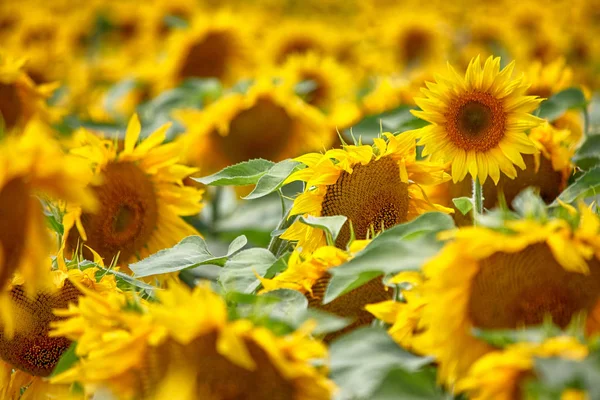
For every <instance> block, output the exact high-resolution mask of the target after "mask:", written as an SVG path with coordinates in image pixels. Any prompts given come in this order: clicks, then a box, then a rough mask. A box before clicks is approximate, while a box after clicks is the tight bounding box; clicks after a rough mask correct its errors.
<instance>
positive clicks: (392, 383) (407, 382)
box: [370, 368, 449, 400]
mask: <svg viewBox="0 0 600 400" xmlns="http://www.w3.org/2000/svg"><path fill="white" fill-rule="evenodd" d="M448 398H449V397H448V395H446V394H445V393H443V391H442V390H441V388H440V387H439V386H437V385H436V370H435V368H426V369H423V370H420V371H416V372H408V371H404V370H402V369H399V368H397V369H393V370H391V371H390V373H389V374H388V375H387V376H386V377H385V379H384V381H383V383H382V384H381V386H380V387H379V389H377V390H376V391H375V393H373V395H371V396H370V399H377V400H398V399H411V400H443V399H448Z"/></svg>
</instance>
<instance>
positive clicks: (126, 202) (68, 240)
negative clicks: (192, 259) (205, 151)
mask: <svg viewBox="0 0 600 400" xmlns="http://www.w3.org/2000/svg"><path fill="white" fill-rule="evenodd" d="M167 128H168V125H165V126H162V127H161V128H159V129H158V130H156V131H155V132H154V133H152V134H151V135H150V136H148V137H147V138H146V139H145V140H143V141H141V142H140V143H138V139H139V136H140V131H141V126H140V122H139V120H138V117H137V115H134V116H133V117H132V118H131V120H130V121H129V125H128V127H127V132H126V134H125V142H124V148H123V150H122V151H119V152H118V151H117V144H116V143H115V142H113V141H110V140H105V139H101V138H98V137H97V136H95V135H94V134H92V133H90V132H87V131H85V130H82V131H80V132H78V134H76V137H75V141H76V143H75V144H73V145H72V148H71V150H70V151H71V153H72V154H76V155H78V156H80V157H81V158H82V159H84V160H86V162H88V165H89V167H91V168H92V169H93V171H94V179H92V180H90V186H91V187H92V188H93V190H94V192H95V194H96V196H97V197H98V200H99V202H100V206H99V208H98V210H97V211H96V212H93V213H92V212H84V210H82V209H81V207H80V205H79V204H78V203H70V204H69V205H68V208H67V213H66V214H65V216H64V218H63V224H64V235H63V243H62V245H63V249H65V250H66V251H68V252H72V251H76V250H77V248H78V244H80V242H82V241H83V242H84V243H85V244H86V246H89V247H91V248H93V249H94V250H96V251H97V252H98V253H99V254H100V256H101V257H102V258H103V259H105V260H107V261H110V260H113V259H114V258H115V257H116V256H117V255H118V256H119V262H120V263H127V262H129V261H133V260H137V259H141V258H144V257H147V256H148V255H150V254H153V253H155V252H157V251H158V250H162V249H164V248H167V247H170V246H173V245H175V244H177V243H178V242H179V241H180V240H181V239H183V238H184V237H186V236H190V235H197V234H198V233H197V232H196V230H195V229H194V228H192V227H191V226H190V225H188V224H187V223H186V222H185V221H184V220H183V219H182V218H181V216H184V215H195V214H197V213H198V212H199V211H200V210H201V209H202V203H201V199H202V193H203V191H202V190H199V189H197V188H193V187H189V186H184V185H183V184H182V180H183V179H185V178H186V177H187V176H189V175H190V174H192V173H194V172H196V169H194V168H189V167H186V166H183V165H181V164H178V159H179V153H180V148H179V146H178V145H176V144H173V143H169V144H164V145H162V143H163V141H164V140H165V132H166V130H167ZM89 167H88V168H89ZM75 227H76V229H74V228H75ZM83 254H84V255H85V256H86V258H88V259H89V258H90V257H91V254H90V253H89V251H87V250H86V249H84V253H83Z"/></svg>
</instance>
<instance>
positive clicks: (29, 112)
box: [0, 52, 56, 132]
mask: <svg viewBox="0 0 600 400" xmlns="http://www.w3.org/2000/svg"><path fill="white" fill-rule="evenodd" d="M24 65H25V59H23V58H21V59H18V58H14V57H11V56H10V55H9V54H7V53H2V52H0V119H1V121H0V124H1V125H0V129H3V130H4V131H8V132H10V131H11V130H12V129H14V128H17V127H19V126H23V125H24V124H25V123H26V122H27V121H28V120H30V119H31V118H32V117H34V116H38V117H39V118H42V119H48V118H49V111H48V108H47V106H46V103H45V101H46V99H47V98H48V97H49V96H50V95H51V94H52V92H53V91H54V89H55V88H56V85H55V84H47V85H39V86H38V85H36V84H35V83H34V82H33V81H32V80H31V79H30V78H29V76H27V74H26V73H25V71H24V69H23V66H24Z"/></svg>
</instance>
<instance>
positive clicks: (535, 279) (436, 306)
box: [421, 206, 600, 385]
mask: <svg viewBox="0 0 600 400" xmlns="http://www.w3.org/2000/svg"><path fill="white" fill-rule="evenodd" d="M578 217H579V223H578V225H577V226H576V227H572V226H571V225H570V223H569V222H568V221H566V220H564V219H560V218H553V219H550V220H548V221H547V222H538V221H536V220H534V219H527V220H516V221H507V222H506V223H505V226H504V228H505V230H504V231H495V230H492V229H489V228H485V227H483V226H477V227H466V228H460V229H458V230H455V231H452V232H451V235H452V236H453V237H454V240H453V241H452V242H450V243H448V244H447V245H446V246H445V247H444V248H443V250H442V251H441V252H440V253H439V254H438V256H437V257H435V258H434V259H432V260H431V261H429V262H428V263H426V264H425V265H424V267H423V270H424V273H425V276H426V278H427V280H426V282H425V283H424V284H423V300H424V302H425V303H426V305H425V307H424V309H423V315H422V320H421V324H422V326H423V327H424V329H425V332H424V333H423V335H424V340H426V341H427V342H428V345H430V346H431V347H430V349H431V353H432V354H433V355H434V356H435V357H436V360H437V362H438V363H439V365H440V368H439V370H438V375H439V378H440V380H441V381H443V382H445V383H446V384H448V385H452V384H453V383H456V380H457V379H460V378H463V377H465V375H466V374H467V372H468V370H469V368H470V367H471V365H472V364H473V363H474V362H475V361H476V360H477V359H478V358H479V357H481V356H483V355H484V354H486V353H489V352H490V351H493V350H494V348H493V347H492V346H491V345H489V344H488V343H486V342H485V341H483V340H481V339H479V338H477V337H476V336H475V335H474V334H473V329H483V330H486V329H516V328H521V327H527V326H532V325H538V324H541V323H542V322H543V320H544V318H545V317H546V316H547V315H550V316H551V317H552V320H553V322H554V323H555V324H557V325H559V326H560V327H565V326H566V325H567V324H569V322H570V321H571V319H572V318H573V317H574V316H575V315H576V314H578V313H580V312H582V311H583V312H590V311H592V310H593V309H594V308H595V305H596V304H597V302H598V300H599V299H600V241H599V240H598V238H599V237H600V236H599V233H600V219H599V218H598V216H597V215H596V214H595V213H594V212H593V211H591V210H590V209H588V208H586V207H583V206H582V207H581V210H580V215H579V216H578ZM590 333H594V332H590Z"/></svg>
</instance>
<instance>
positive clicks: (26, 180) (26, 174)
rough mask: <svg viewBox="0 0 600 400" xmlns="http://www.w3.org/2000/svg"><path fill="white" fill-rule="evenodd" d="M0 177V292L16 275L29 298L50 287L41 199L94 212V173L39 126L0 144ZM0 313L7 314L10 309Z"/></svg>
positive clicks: (33, 123)
mask: <svg viewBox="0 0 600 400" xmlns="http://www.w3.org/2000/svg"><path fill="white" fill-rule="evenodd" d="M0 171H2V173H1V174H0V287H2V288H3V287H4V286H5V285H7V284H8V283H9V281H10V279H11V277H12V276H13V274H14V273H15V272H18V273H19V274H21V276H23V278H24V279H25V281H26V282H27V285H26V287H27V290H28V293H29V294H31V293H33V291H35V289H36V288H37V287H39V286H40V285H44V284H47V281H48V276H47V274H45V273H43V271H45V269H44V267H43V266H44V265H45V260H46V257H48V255H49V254H50V253H51V251H52V244H53V242H52V236H51V234H50V232H49V231H48V229H47V225H46V221H45V217H44V213H43V208H42V204H41V203H40V201H39V198H43V199H46V200H56V201H58V200H66V201H74V202H78V203H79V204H81V206H82V209H86V210H93V208H94V206H95V205H96V204H95V201H94V198H93V196H92V193H91V192H90V191H89V190H87V189H86V188H85V185H86V182H87V181H88V180H89V178H90V173H89V171H88V170H87V169H86V164H85V163H83V162H81V160H78V159H77V158H76V157H72V156H68V155H65V154H64V152H63V151H62V149H61V147H60V146H59V144H58V143H57V142H56V141H54V140H53V139H52V138H51V133H49V128H48V127H47V126H46V125H44V124H43V123H41V122H39V121H37V120H32V121H30V122H29V123H28V124H27V126H26V127H25V130H24V131H23V132H22V133H20V135H15V136H8V137H6V138H4V139H3V140H2V141H0ZM36 197H38V198H36ZM0 297H1V298H2V299H4V298H5V296H0ZM0 308H1V310H2V311H0V314H1V315H3V314H5V312H6V311H7V308H3V307H0Z"/></svg>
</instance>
